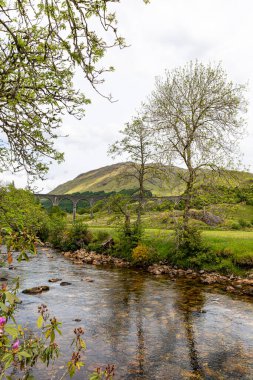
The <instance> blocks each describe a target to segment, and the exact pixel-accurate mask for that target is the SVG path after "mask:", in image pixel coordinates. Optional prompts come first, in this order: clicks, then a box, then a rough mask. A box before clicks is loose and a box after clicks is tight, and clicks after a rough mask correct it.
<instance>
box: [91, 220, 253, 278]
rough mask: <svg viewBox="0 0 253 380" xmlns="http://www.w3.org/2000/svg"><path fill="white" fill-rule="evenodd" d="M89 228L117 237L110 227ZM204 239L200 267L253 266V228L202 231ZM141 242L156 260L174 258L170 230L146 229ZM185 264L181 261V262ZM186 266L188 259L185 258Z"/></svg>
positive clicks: (238, 269) (230, 269) (240, 270)
mask: <svg viewBox="0 0 253 380" xmlns="http://www.w3.org/2000/svg"><path fill="white" fill-rule="evenodd" d="M90 229H91V231H92V232H93V233H94V234H96V232H98V231H106V232H108V233H109V235H110V236H111V237H113V238H114V239H115V240H116V241H117V239H118V233H117V230H116V229H115V228H111V227H92V228H90ZM202 236H203V240H204V243H205V244H206V245H207V246H208V247H210V252H211V253H208V254H205V255H200V256H199V257H198V258H197V262H196V264H195V265H196V266H197V267H198V268H199V269H205V270H216V271H220V272H222V273H235V274H244V273H245V272H246V271H248V270H251V268H252V269H253V232H252V231H203V233H202ZM143 243H144V244H145V245H147V246H149V247H152V248H153V249H154V251H155V252H156V261H164V260H168V261H170V260H173V256H172V254H173V248H174V244H173V231H172V230H164V229H146V230H145V233H144V236H143ZM182 265H184V262H183V263H182ZM185 265H186V266H187V265H188V263H187V262H185Z"/></svg>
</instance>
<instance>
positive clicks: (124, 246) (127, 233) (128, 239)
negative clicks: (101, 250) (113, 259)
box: [115, 223, 143, 260]
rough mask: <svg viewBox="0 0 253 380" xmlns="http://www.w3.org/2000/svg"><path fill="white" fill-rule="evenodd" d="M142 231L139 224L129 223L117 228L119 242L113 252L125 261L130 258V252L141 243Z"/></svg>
mask: <svg viewBox="0 0 253 380" xmlns="http://www.w3.org/2000/svg"><path fill="white" fill-rule="evenodd" d="M142 234H143V230H142V228H141V225H140V224H139V223H130V224H128V225H125V224H124V225H123V226H121V227H120V228H119V233H118V235H119V242H118V244H116V245H115V251H116V252H117V254H118V255H119V256H120V257H123V258H125V259H127V260H131V258H132V250H133V249H134V248H135V247H136V246H137V245H138V243H139V242H140V241H141V237H142Z"/></svg>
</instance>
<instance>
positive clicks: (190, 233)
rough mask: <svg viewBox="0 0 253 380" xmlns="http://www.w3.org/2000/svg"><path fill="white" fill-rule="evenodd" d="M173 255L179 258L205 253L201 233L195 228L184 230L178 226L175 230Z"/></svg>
mask: <svg viewBox="0 0 253 380" xmlns="http://www.w3.org/2000/svg"><path fill="white" fill-rule="evenodd" d="M174 239H175V249H176V251H175V255H179V256H180V257H194V256H196V255H197V254H198V253H202V252H207V251H208V249H207V247H206V246H205V244H204V243H203V240H202V237H201V232H200V231H199V230H198V229H197V228H196V227H195V226H188V227H187V228H185V226H183V225H182V224H178V225H177V226H176V229H175V237H174Z"/></svg>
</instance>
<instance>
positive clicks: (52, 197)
mask: <svg viewBox="0 0 253 380" xmlns="http://www.w3.org/2000/svg"><path fill="white" fill-rule="evenodd" d="M34 196H35V197H36V198H37V199H39V200H42V199H48V200H49V201H50V202H51V203H52V206H58V205H59V203H60V202H61V201H62V200H65V199H68V200H70V201H71V202H72V205H73V221H75V219H76V208H77V204H78V202H79V201H87V202H89V205H90V209H91V212H90V216H91V218H93V209H92V206H93V205H94V203H96V202H97V201H99V200H102V199H106V198H107V197H106V196H92V197H87V196H82V195H81V194H80V195H71V194H34ZM132 199H133V200H138V197H132ZM182 199H184V197H183V196H182V195H175V196H167V197H144V202H147V201H149V200H152V201H153V200H154V201H155V200H156V201H158V202H163V201H165V200H168V201H171V202H173V203H176V204H177V203H179V202H180V201H181V200H182Z"/></svg>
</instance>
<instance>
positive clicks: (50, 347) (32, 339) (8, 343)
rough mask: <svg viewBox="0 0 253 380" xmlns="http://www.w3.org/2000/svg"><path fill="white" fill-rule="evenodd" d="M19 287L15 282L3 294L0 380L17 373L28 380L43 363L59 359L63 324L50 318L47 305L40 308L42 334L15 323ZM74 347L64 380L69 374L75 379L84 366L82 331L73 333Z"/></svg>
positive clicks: (0, 317)
mask: <svg viewBox="0 0 253 380" xmlns="http://www.w3.org/2000/svg"><path fill="white" fill-rule="evenodd" d="M18 287H19V284H18V282H16V284H15V286H14V288H12V289H8V288H7V285H4V286H3V287H2V289H1V290H0V307H1V309H0V363H1V364H0V368H1V374H0V379H5V378H6V379H12V378H13V377H12V375H11V373H12V371H13V369H14V368H15V371H18V373H19V375H20V376H22V378H23V379H28V378H29V373H30V371H31V369H32V368H33V367H34V366H35V365H36V364H37V363H38V362H39V361H41V362H42V363H44V364H45V365H46V366H49V364H50V363H51V361H54V360H55V359H56V358H57V357H58V355H59V347H58V344H57V342H56V334H57V333H58V334H60V335H61V330H60V325H61V323H60V322H59V321H58V320H57V319H56V318H54V317H53V318H50V315H49V313H48V309H47V307H46V306H45V305H41V306H40V307H39V308H38V312H39V317H38V320H37V328H38V329H39V334H36V335H35V334H33V333H32V332H31V331H29V330H27V329H25V328H23V327H22V326H21V325H19V324H18V323H17V322H16V320H15V310H16V305H17V303H18V302H19V299H18V297H17V291H18ZM74 334H75V337H74V340H73V346H74V348H75V351H74V352H73V354H72V358H71V360H70V361H69V362H68V364H67V368H66V371H65V373H64V374H63V376H62V378H63V377H65V375H67V374H69V376H70V377H72V376H73V375H74V373H75V372H76V370H77V369H80V368H81V366H83V365H84V363H83V362H82V361H80V355H81V353H82V351H83V350H84V349H85V347H86V346H85V342H84V341H83V339H82V338H81V335H82V334H83V329H81V328H78V329H75V330H74Z"/></svg>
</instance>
